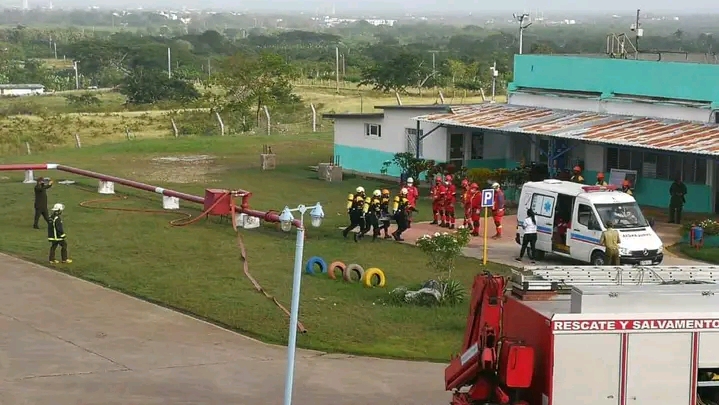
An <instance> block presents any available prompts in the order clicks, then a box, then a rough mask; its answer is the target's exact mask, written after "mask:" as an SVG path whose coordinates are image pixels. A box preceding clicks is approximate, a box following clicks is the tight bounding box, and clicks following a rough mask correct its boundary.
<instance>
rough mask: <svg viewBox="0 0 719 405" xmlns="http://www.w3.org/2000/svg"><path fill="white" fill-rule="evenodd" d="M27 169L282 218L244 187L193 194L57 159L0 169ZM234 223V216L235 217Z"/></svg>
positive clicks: (214, 210)
mask: <svg viewBox="0 0 719 405" xmlns="http://www.w3.org/2000/svg"><path fill="white" fill-rule="evenodd" d="M25 170H59V171H62V172H67V173H72V174H77V175H80V176H85V177H90V178H93V179H97V180H102V181H109V182H113V183H117V184H121V185H123V186H126V187H131V188H135V189H138V190H144V191H149V192H151V193H157V194H161V195H164V196H167V197H175V198H178V199H180V200H183V201H189V202H193V203H197V204H203V206H204V210H205V211H206V212H207V214H209V215H229V214H231V213H234V212H237V213H242V214H246V215H249V216H251V217H255V218H260V219H262V220H264V221H267V222H274V223H278V222H280V215H279V213H277V212H273V211H258V210H253V209H251V208H250V205H249V200H250V197H252V193H251V192H249V191H245V190H232V191H230V190H216V189H207V190H206V191H205V197H200V196H196V195H192V194H186V193H181V192H179V191H174V190H168V189H165V188H162V187H156V186H152V185H149V184H145V183H140V182H138V181H134V180H128V179H123V178H120V177H115V176H108V175H106V174H102V173H97V172H91V171H89V170H84V169H78V168H76V167H71V166H65V165H61V164H57V163H44V164H15V165H0V171H25ZM234 197H238V198H241V199H242V202H241V203H240V205H239V206H237V205H235V203H234ZM233 223H234V217H233ZM292 224H293V225H294V226H295V227H299V226H301V224H300V221H299V220H298V219H296V220H294V221H292Z"/></svg>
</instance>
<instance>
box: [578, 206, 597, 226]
mask: <svg viewBox="0 0 719 405" xmlns="http://www.w3.org/2000/svg"><path fill="white" fill-rule="evenodd" d="M577 222H579V223H580V224H582V225H584V226H586V227H587V228H590V226H589V225H590V224H591V225H595V226H596V222H597V221H596V219H595V218H594V213H593V212H592V207H590V206H588V205H586V204H579V207H578V208H577Z"/></svg>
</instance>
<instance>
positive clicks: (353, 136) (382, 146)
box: [334, 117, 397, 153]
mask: <svg viewBox="0 0 719 405" xmlns="http://www.w3.org/2000/svg"><path fill="white" fill-rule="evenodd" d="M383 121H384V120H383V119H382V118H360V117H357V118H355V117H353V118H337V119H335V137H334V143H335V144H337V145H344V146H353V147H358V148H366V149H373V150H379V151H383V152H390V153H396V152H397V150H395V149H396V145H395V142H393V141H392V140H391V139H390V138H391V137H390V136H388V135H387V136H386V135H385V128H384V125H383ZM365 124H377V125H381V126H382V137H381V138H375V137H370V136H366V135H365Z"/></svg>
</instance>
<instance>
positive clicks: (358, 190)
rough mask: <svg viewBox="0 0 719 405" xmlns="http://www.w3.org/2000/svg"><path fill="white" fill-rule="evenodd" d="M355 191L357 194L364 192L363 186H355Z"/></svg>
mask: <svg viewBox="0 0 719 405" xmlns="http://www.w3.org/2000/svg"><path fill="white" fill-rule="evenodd" d="M355 192H356V193H357V194H364V187H357V188H356V189H355Z"/></svg>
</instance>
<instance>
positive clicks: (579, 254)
mask: <svg viewBox="0 0 719 405" xmlns="http://www.w3.org/2000/svg"><path fill="white" fill-rule="evenodd" d="M528 208H531V209H532V211H534V213H535V218H536V220H537V245H536V248H537V256H536V259H537V260H541V259H542V258H543V257H544V255H545V254H546V253H553V254H556V255H559V256H564V257H569V258H572V259H575V260H579V261H582V262H587V263H590V264H592V265H595V266H601V265H604V247H603V246H601V245H600V244H599V239H600V237H601V236H602V231H604V230H606V225H605V224H606V223H607V222H608V221H612V223H613V224H614V229H616V230H617V231H619V237H620V249H619V255H620V263H621V264H634V265H641V266H651V265H658V264H660V263H661V262H662V260H663V259H664V247H663V245H662V241H661V240H660V239H659V237H658V236H657V234H656V233H654V230H653V229H652V228H651V227H650V226H649V223H648V222H647V220H646V219H645V218H644V215H642V211H641V210H640V208H639V205H638V204H637V201H636V200H635V199H634V197H632V196H631V195H629V194H626V193H623V192H621V191H617V190H616V189H615V187H614V186H607V187H603V186H587V185H584V184H578V183H571V182H568V181H561V180H553V179H552V180H544V181H540V182H529V183H525V184H524V186H523V187H522V194H521V196H520V197H519V207H518V208H517V221H518V224H521V223H522V221H524V219H525V218H526V217H527V209H528ZM523 234H524V230H523V229H522V227H521V226H517V237H516V241H517V243H521V240H522V235H523Z"/></svg>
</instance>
